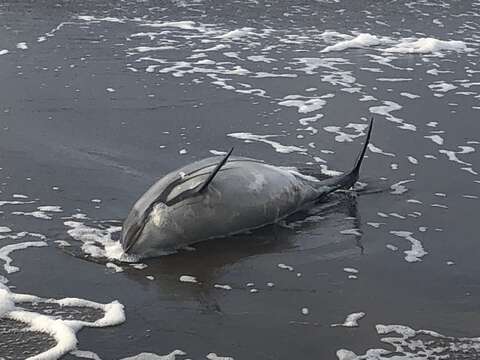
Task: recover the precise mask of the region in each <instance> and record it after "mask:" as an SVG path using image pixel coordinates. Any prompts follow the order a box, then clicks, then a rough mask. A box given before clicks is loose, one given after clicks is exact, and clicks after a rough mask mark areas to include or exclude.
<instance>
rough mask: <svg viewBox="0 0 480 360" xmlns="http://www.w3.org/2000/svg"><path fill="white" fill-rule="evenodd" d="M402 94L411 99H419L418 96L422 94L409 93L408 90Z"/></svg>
mask: <svg viewBox="0 0 480 360" xmlns="http://www.w3.org/2000/svg"><path fill="white" fill-rule="evenodd" d="M400 95H401V96H404V97H406V98H409V99H417V98H419V97H420V95H415V94H411V93H408V92H401V93H400Z"/></svg>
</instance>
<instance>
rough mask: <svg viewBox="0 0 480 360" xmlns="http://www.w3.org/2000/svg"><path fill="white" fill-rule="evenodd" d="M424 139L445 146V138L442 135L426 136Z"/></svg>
mask: <svg viewBox="0 0 480 360" xmlns="http://www.w3.org/2000/svg"><path fill="white" fill-rule="evenodd" d="M424 138H426V139H430V140H432V141H433V142H434V143H435V144H438V145H443V138H442V137H441V136H440V135H425V136H424Z"/></svg>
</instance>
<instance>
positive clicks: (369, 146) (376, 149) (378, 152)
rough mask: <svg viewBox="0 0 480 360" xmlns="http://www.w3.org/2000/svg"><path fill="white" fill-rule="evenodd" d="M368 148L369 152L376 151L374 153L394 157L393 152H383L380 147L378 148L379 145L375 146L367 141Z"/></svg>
mask: <svg viewBox="0 0 480 360" xmlns="http://www.w3.org/2000/svg"><path fill="white" fill-rule="evenodd" d="M367 146H368V150H370V151H371V152H373V153H376V154H382V155H385V156H392V157H395V154H393V153H389V152H385V151H383V150H382V149H380V148H379V147H377V146H375V145H374V144H373V143H371V142H370V143H369V144H368V145H367Z"/></svg>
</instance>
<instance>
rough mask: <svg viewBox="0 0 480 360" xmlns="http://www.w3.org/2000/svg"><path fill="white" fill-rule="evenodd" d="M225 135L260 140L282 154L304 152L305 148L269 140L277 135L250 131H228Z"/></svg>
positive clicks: (251, 140)
mask: <svg viewBox="0 0 480 360" xmlns="http://www.w3.org/2000/svg"><path fill="white" fill-rule="evenodd" d="M227 136H230V137H233V138H236V139H240V140H244V141H245V142H253V141H256V142H262V143H265V144H268V145H270V146H271V147H273V148H274V149H275V151H277V152H279V153H282V154H288V153H292V152H299V153H306V152H307V149H305V148H302V147H298V146H293V145H282V144H280V143H279V142H276V141H273V140H269V139H271V138H275V137H278V136H279V135H255V134H252V133H246V132H245V133H230V134H227Z"/></svg>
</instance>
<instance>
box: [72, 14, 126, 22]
mask: <svg viewBox="0 0 480 360" xmlns="http://www.w3.org/2000/svg"><path fill="white" fill-rule="evenodd" d="M77 19H78V20H83V21H88V22H100V21H106V22H112V23H124V22H125V20H123V19H120V18H116V17H113V16H105V17H96V16H90V15H81V16H77Z"/></svg>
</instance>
